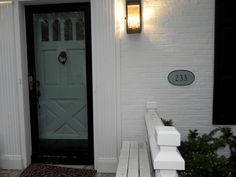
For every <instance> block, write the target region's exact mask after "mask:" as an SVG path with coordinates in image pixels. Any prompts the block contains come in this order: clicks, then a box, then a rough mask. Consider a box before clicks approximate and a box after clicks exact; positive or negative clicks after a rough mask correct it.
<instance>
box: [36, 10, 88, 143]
mask: <svg viewBox="0 0 236 177" xmlns="http://www.w3.org/2000/svg"><path fill="white" fill-rule="evenodd" d="M33 18H34V19H33V20H34V27H35V39H34V40H35V54H36V63H37V64H36V77H37V81H38V82H39V83H40V85H38V86H37V92H38V93H40V96H39V99H38V104H39V111H38V113H39V115H40V119H39V120H38V121H39V125H40V126H39V138H44V139H87V138H88V127H87V121H86V120H87V112H86V110H87V109H86V107H87V98H86V95H87V92H86V65H85V60H86V57H85V47H84V46H85V40H77V39H76V36H75V35H74V36H73V34H76V26H75V22H76V21H82V22H83V21H84V13H83V12H64V13H42V14H34V17H33ZM45 22H47V23H46V26H47V27H46V28H45ZM73 22H74V23H73ZM55 24H56V25H55ZM83 24H84V23H81V26H82V27H80V29H81V28H82V29H83V31H85V29H84V25H83ZM61 26H62V28H61ZM63 27H64V28H63ZM42 31H44V32H43V33H42ZM63 32H64V34H63ZM45 34H46V37H44V36H43V35H45ZM55 40H56V41H55ZM66 40H67V41H66ZM62 52H63V53H64V54H65V55H66V57H60V54H62ZM63 62H65V63H63ZM58 101H60V103H61V104H60V105H58V103H57V102H58ZM63 101H64V102H66V103H68V102H69V103H70V106H68V107H65V106H63V104H62V103H63ZM67 105H68V104H67ZM81 111H82V113H80V112H81ZM74 115H76V117H75V116H74Z"/></svg>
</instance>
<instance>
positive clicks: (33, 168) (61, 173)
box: [20, 164, 96, 177]
mask: <svg viewBox="0 0 236 177" xmlns="http://www.w3.org/2000/svg"><path fill="white" fill-rule="evenodd" d="M95 174H96V170H92V169H75V168H65V167H58V166H53V165H46V164H31V165H30V166H28V167H27V168H26V169H25V170H24V171H23V172H22V173H21V175H20V177H94V176H95Z"/></svg>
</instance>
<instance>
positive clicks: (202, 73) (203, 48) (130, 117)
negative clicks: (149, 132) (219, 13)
mask: <svg viewBox="0 0 236 177" xmlns="http://www.w3.org/2000/svg"><path fill="white" fill-rule="evenodd" d="M143 20H144V24H143V31H142V33H141V34H133V35H127V34H126V33H125V32H124V33H123V36H122V38H121V95H122V98H121V107H122V108H121V109H122V137H123V139H136V138H142V137H143V134H144V131H145V126H144V125H145V124H144V120H143V119H144V112H145V103H146V101H148V100H153V101H156V102H157V104H158V112H159V114H160V116H161V117H163V118H165V119H172V120H173V121H174V123H175V125H176V127H177V128H178V130H179V131H180V132H181V133H182V136H183V137H185V136H186V134H187V131H188V129H199V130H200V131H201V132H208V131H209V130H210V129H212V128H213V126H212V107H213V106H212V99H213V70H214V67H213V64H214V0H144V1H143ZM124 31H125V30H124ZM178 69H186V70H190V71H192V72H193V73H194V74H195V77H196V78H195V82H194V83H193V84H192V85H190V86H184V87H178V86H173V85H171V84H170V83H169V82H168V80H167V76H168V74H169V73H170V72H171V71H173V70H178ZM233 129H234V130H236V127H233Z"/></svg>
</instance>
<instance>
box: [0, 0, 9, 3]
mask: <svg viewBox="0 0 236 177" xmlns="http://www.w3.org/2000/svg"><path fill="white" fill-rule="evenodd" d="M10 3H12V1H11V0H0V4H10Z"/></svg>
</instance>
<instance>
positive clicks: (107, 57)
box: [91, 0, 117, 172]
mask: <svg viewBox="0 0 236 177" xmlns="http://www.w3.org/2000/svg"><path fill="white" fill-rule="evenodd" d="M114 5H115V2H114V1H113V0H91V17H92V62H93V109H94V149H95V168H96V169H97V170H98V171H104V169H106V172H108V171H110V172H112V171H113V172H114V171H115V169H116V162H117V134H116V131H117V130H116V113H117V112H116V111H117V98H116V95H117V90H116V80H117V75H116V74H117V72H116V51H115V49H116V38H115V21H114V20H115V17H114ZM107 159H108V160H107ZM110 159H112V160H110ZM110 161H112V163H110ZM105 164H106V165H107V166H106V167H107V168H104V167H105V166H104V165H105ZM111 165H112V166H113V167H111Z"/></svg>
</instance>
